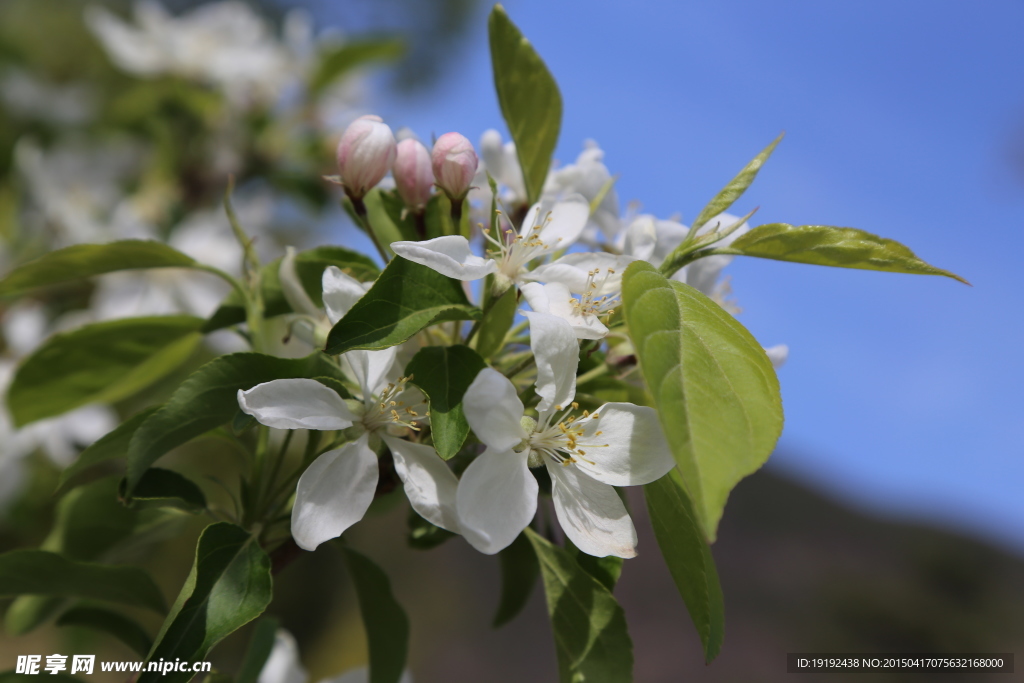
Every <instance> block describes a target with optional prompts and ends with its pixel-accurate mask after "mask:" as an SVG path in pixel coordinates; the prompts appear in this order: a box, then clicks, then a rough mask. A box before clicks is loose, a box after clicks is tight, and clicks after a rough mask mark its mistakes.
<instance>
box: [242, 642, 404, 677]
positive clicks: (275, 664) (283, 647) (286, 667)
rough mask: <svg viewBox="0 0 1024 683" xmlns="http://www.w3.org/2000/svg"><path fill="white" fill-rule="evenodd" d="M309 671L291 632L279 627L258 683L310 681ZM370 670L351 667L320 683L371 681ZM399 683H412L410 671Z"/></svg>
mask: <svg viewBox="0 0 1024 683" xmlns="http://www.w3.org/2000/svg"><path fill="white" fill-rule="evenodd" d="M308 681H309V673H308V672H307V671H306V669H305V668H303V666H302V662H301V661H299V646H298V645H297V644H296V642H295V638H294V637H293V636H292V634H291V633H289V632H288V631H286V630H284V629H283V628H282V629H278V631H277V635H276V636H275V638H274V649H272V650H271V651H270V656H269V657H268V658H267V663H266V664H264V665H263V670H262V671H260V675H259V678H258V679H257V680H256V683H308ZM369 681H370V672H369V670H368V669H367V668H366V667H360V668H358V669H351V670H349V671H346V672H345V673H343V674H339V675H337V676H333V677H330V678H325V679H324V680H322V681H320V683H369ZM398 683H412V676H411V675H410V674H409V672H408V671H405V673H403V674H402V678H401V679H399V681H398Z"/></svg>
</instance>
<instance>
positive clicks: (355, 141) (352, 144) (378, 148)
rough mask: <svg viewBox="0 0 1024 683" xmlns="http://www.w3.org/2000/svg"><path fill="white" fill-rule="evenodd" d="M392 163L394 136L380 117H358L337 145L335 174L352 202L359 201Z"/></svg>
mask: <svg viewBox="0 0 1024 683" xmlns="http://www.w3.org/2000/svg"><path fill="white" fill-rule="evenodd" d="M394 162H395V136H394V135H392V134H391V129H390V128H388V126H387V124H386V123H384V122H383V120H382V119H381V118H380V117H379V116H360V117H359V118H358V119H356V120H355V121H353V122H352V123H350V124H349V126H348V128H346V129H345V134H344V135H342V136H341V142H339V143H338V172H339V173H340V174H341V182H342V184H343V185H344V186H345V192H346V193H347V194H348V196H349V197H351V198H352V199H362V198H363V196H364V195H365V194H366V193H367V192H369V191H370V189H372V188H373V187H374V186H375V185H376V184H377V183H379V182H380V181H381V179H382V178H383V177H384V175H385V174H386V173H387V172H388V170H389V169H390V168H391V165H392V164H393V163H394Z"/></svg>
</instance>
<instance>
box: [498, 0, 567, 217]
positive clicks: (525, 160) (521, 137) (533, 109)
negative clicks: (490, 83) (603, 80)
mask: <svg viewBox="0 0 1024 683" xmlns="http://www.w3.org/2000/svg"><path fill="white" fill-rule="evenodd" d="M487 29H488V35H489V37H490V43H491V65H492V67H493V69H494V88H495V90H496V91H497V93H498V104H499V105H500V106H501V114H502V116H503V117H504V118H505V123H506V124H507V125H508V130H509V133H511V135H512V140H513V141H514V142H515V143H516V155H517V156H518V157H519V165H520V166H521V167H522V169H523V182H524V184H525V186H526V194H527V197H528V201H529V203H531V204H532V203H534V202H536V201H537V200H538V199H539V198H540V193H541V190H542V189H543V188H544V181H545V180H547V177H548V169H549V168H550V167H551V155H552V154H554V152H555V145H556V144H557V142H558V132H559V130H560V129H561V127H562V96H561V94H559V92H558V85H557V84H556V83H555V79H554V78H553V77H552V76H551V72H550V71H548V68H547V66H545V65H544V61H543V60H542V59H541V58H540V55H538V54H537V52H536V50H534V49H533V46H532V45H530V41H528V40H527V39H526V38H525V37H524V36H523V34H522V32H520V30H519V29H518V28H517V27H516V25H515V24H513V23H512V20H511V19H509V18H508V14H506V13H505V8H503V7H502V6H501V5H495V6H494V9H493V10H491V16H490V19H489V20H488V22H487Z"/></svg>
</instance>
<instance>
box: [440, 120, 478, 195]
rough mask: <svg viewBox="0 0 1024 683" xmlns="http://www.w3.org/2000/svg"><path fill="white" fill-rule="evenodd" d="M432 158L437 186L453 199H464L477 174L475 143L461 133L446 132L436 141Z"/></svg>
mask: <svg viewBox="0 0 1024 683" xmlns="http://www.w3.org/2000/svg"><path fill="white" fill-rule="evenodd" d="M430 158H431V161H432V162H433V165H434V179H435V181H436V182H437V186H438V187H440V188H441V189H442V190H444V191H445V194H447V195H448V196H449V197H450V198H451V199H452V200H462V199H463V198H464V197H465V196H466V193H467V192H469V184H470V183H471V182H473V176H474V175H476V167H477V158H476V152H475V151H474V150H473V143H471V142H470V141H469V140H467V139H466V138H465V137H464V136H463V135H460V134H459V133H445V134H444V135H442V136H441V137H439V138H438V139H437V142H435V143H434V151H433V152H431V155H430Z"/></svg>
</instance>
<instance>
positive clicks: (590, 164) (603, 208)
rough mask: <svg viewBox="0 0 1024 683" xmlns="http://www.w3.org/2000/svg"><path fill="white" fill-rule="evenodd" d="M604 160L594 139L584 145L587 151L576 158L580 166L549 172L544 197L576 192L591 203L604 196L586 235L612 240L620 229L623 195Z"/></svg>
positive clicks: (588, 225)
mask: <svg viewBox="0 0 1024 683" xmlns="http://www.w3.org/2000/svg"><path fill="white" fill-rule="evenodd" d="M603 159H604V151H603V150H602V149H601V148H600V147H598V145H597V143H596V142H594V141H593V140H587V141H586V142H584V143H583V151H582V152H580V155H579V156H578V157H576V163H573V164H568V165H566V166H563V167H561V168H556V169H552V170H551V172H550V173H548V177H547V180H546V181H545V183H544V194H545V195H546V196H550V195H555V196H561V195H563V194H566V193H573V192H576V193H579V194H581V195H583V196H584V197H585V198H586V199H587V201H590V202H593V201H595V200H596V199H597V198H598V197H601V201H600V203H598V205H597V208H595V209H594V212H593V214H591V216H590V222H589V223H588V224H587V228H586V233H585V235H592V236H596V235H593V233H596V232H597V231H600V232H601V233H602V234H603V235H604V236H605V238H606V239H608V238H611V237H612V236H613V235H615V234H616V233H617V232H618V231H619V229H620V219H619V196H618V194H617V193H616V191H615V185H614V178H613V177H612V174H611V173H609V172H608V167H607V166H605V165H604V161H603ZM602 193H603V194H602Z"/></svg>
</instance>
